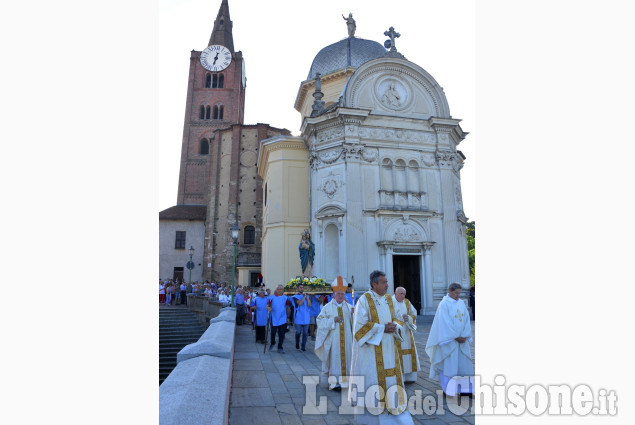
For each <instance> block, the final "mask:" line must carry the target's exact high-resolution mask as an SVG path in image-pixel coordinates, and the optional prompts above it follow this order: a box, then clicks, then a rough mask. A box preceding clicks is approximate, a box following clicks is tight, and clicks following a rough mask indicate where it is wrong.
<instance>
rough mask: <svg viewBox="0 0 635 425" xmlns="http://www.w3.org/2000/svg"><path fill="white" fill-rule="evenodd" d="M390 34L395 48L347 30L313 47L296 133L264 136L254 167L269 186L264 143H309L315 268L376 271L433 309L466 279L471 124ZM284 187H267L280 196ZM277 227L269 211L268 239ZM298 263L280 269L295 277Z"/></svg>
mask: <svg viewBox="0 0 635 425" xmlns="http://www.w3.org/2000/svg"><path fill="white" fill-rule="evenodd" d="M349 34H350V30H349ZM387 35H389V36H391V38H392V40H391V49H390V51H386V49H384V47H383V46H381V45H380V44H379V43H377V42H374V41H370V40H363V39H359V38H356V37H355V36H354V31H353V35H349V37H348V38H346V39H344V40H341V41H339V42H337V43H334V44H332V45H329V46H327V47H325V48H324V49H322V51H320V52H318V54H317V56H316V57H315V59H314V61H313V64H312V66H311V68H310V72H309V75H308V78H307V80H305V81H303V82H302V83H301V84H300V89H299V91H298V96H297V98H296V103H295V107H296V109H297V110H298V111H299V112H300V113H301V114H302V117H303V123H302V129H301V130H302V134H301V136H300V137H299V138H297V137H280V138H277V139H272V140H265V141H263V142H262V147H263V148H262V149H261V164H260V166H261V170H262V171H261V175H262V177H263V179H264V181H265V185H266V186H267V187H273V189H270V190H269V191H270V192H271V190H274V191H275V190H276V186H273V185H272V186H270V185H269V184H268V182H269V180H270V178H271V177H270V171H269V170H270V169H271V166H268V165H266V164H265V162H266V161H267V159H268V157H267V156H266V155H265V151H266V150H267V149H268V150H273V149H274V147H275V145H279V146H281V148H280V149H287V150H288V151H290V150H292V149H295V150H298V149H302V148H304V149H305V155H306V158H307V163H306V166H305V169H306V178H307V183H306V187H307V188H308V191H307V195H308V199H307V211H308V215H307V216H306V224H307V227H308V228H309V229H310V232H311V239H312V241H313V242H314V244H315V247H316V248H315V263H314V265H313V274H315V275H316V276H318V277H322V278H325V279H327V280H329V281H332V280H334V279H335V278H336V277H337V276H338V275H341V276H344V277H345V278H346V279H347V280H348V282H354V288H355V290H356V291H366V290H368V288H369V284H368V275H369V273H370V272H371V271H372V270H375V269H380V270H383V271H384V272H385V273H386V274H387V277H388V280H389V282H390V283H389V286H390V287H389V292H391V291H394V288H395V287H397V286H404V287H405V288H406V290H407V291H408V298H409V299H410V300H411V301H412V303H413V305H414V306H415V308H416V309H417V311H418V312H419V314H434V311H435V309H436V306H437V305H438V303H439V301H440V300H441V298H442V297H443V296H444V295H445V293H446V291H447V286H448V284H449V283H451V282H457V283H460V284H461V285H462V286H463V287H465V288H469V282H470V276H469V265H468V253H467V241H466V238H465V225H466V222H467V218H466V217H465V214H464V212H463V205H462V195H461V178H460V170H461V168H462V166H463V161H464V160H465V157H464V156H463V155H462V153H461V152H460V151H459V150H458V149H457V147H458V145H459V144H460V143H461V141H462V140H463V139H464V138H465V136H466V133H465V132H464V131H463V130H462V129H461V126H460V124H459V122H460V120H458V119H455V118H452V116H451V115H450V109H449V105H448V103H447V99H446V97H445V94H444V93H443V89H442V88H441V86H439V84H438V83H437V82H436V80H435V79H434V78H433V77H432V76H431V75H430V74H428V73H427V72H426V71H425V70H424V69H422V68H421V67H419V66H418V65H416V64H414V63H412V62H410V61H408V60H407V59H406V58H405V57H404V56H403V55H402V54H401V53H399V52H398V51H397V50H396V47H395V41H394V38H395V33H394V30H393V29H392V28H391V30H390V31H387ZM397 36H398V35H397ZM298 139H299V140H301V143H298ZM285 145H286V148H285V147H284V146H285ZM287 156H288V155H287ZM296 162H297V161H296ZM278 167H282V168H284V166H282V165H278ZM289 168H291V167H289ZM295 184H296V185H297V183H295ZM287 193H288V192H287V191H284V190H280V191H279V193H278V194H277V195H276V194H275V193H268V196H271V197H272V198H275V199H278V198H279V199H280V202H281V203H282V204H283V205H285V204H290V203H291V202H290V200H285V199H284V197H285V195H286V194H287ZM294 196H295V195H294ZM296 198H297V197H296ZM265 210H267V208H266V207H265ZM296 221H299V220H296ZM275 225H276V224H275V223H274V222H270V221H269V220H268V218H267V217H265V219H264V228H265V238H264V239H263V245H269V243H268V241H267V238H268V237H269V235H270V234H271V232H270V230H269V228H271V230H274V232H273V233H275V228H274V226H275ZM299 233H301V232H299V229H298V226H295V227H294V228H290V229H289V230H288V231H287V235H286V237H285V235H277V236H276V239H277V240H280V241H282V240H288V239H289V236H297V238H296V239H295V241H297V242H299V241H300V238H299V236H298V235H299ZM296 246H297V245H294V247H296ZM295 255H296V256H297V248H296V252H295ZM299 268H300V266H299V265H292V269H291V270H289V269H287V270H286V271H285V272H286V274H287V275H288V276H291V277H292V276H295V275H297V274H300V273H299ZM280 269H284V264H283V263H281V262H280V261H275V260H273V259H272V260H271V261H269V259H267V258H265V261H263V274H264V276H265V279H267V276H268V275H270V274H275V275H280V272H278V271H277V270H280ZM274 270H275V271H274Z"/></svg>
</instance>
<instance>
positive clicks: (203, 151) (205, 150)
mask: <svg viewBox="0 0 635 425" xmlns="http://www.w3.org/2000/svg"><path fill="white" fill-rule="evenodd" d="M198 154H199V155H209V142H208V141H207V139H201V141H200V142H199V143H198Z"/></svg>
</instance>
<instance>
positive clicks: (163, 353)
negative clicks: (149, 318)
mask: <svg viewBox="0 0 635 425" xmlns="http://www.w3.org/2000/svg"><path fill="white" fill-rule="evenodd" d="M203 332H205V328H204V327H203V326H201V324H200V323H199V321H198V320H197V319H196V315H195V314H194V313H192V312H191V311H189V310H188V309H187V307H186V306H163V305H161V306H159V385H161V384H162V383H163V381H164V380H165V378H167V377H168V375H169V374H170V372H172V370H173V369H174V368H175V367H176V354H177V353H178V352H179V351H181V349H182V348H183V347H185V346H186V345H187V344H191V343H193V342H196V341H198V339H199V338H200V337H201V335H203Z"/></svg>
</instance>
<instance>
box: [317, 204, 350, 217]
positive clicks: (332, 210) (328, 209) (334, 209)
mask: <svg viewBox="0 0 635 425" xmlns="http://www.w3.org/2000/svg"><path fill="white" fill-rule="evenodd" d="M345 214H346V210H345V209H343V208H341V207H339V206H338V205H333V204H330V205H326V206H324V207H322V208H320V209H319V210H318V211H317V212H316V213H315V218H318V219H322V218H326V217H342V216H344V215H345Z"/></svg>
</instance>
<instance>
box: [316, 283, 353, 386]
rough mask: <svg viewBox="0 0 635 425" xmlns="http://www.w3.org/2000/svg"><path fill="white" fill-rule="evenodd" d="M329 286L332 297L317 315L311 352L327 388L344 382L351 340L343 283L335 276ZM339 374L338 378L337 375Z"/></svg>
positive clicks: (349, 315) (350, 353) (350, 351)
mask: <svg viewBox="0 0 635 425" xmlns="http://www.w3.org/2000/svg"><path fill="white" fill-rule="evenodd" d="M333 283H334V285H331V288H332V289H333V299H332V300H331V301H329V303H328V304H326V305H325V306H324V308H322V311H321V312H320V314H319V315H318V316H317V319H316V321H317V329H318V330H317V338H316V341H315V354H316V355H317V356H318V358H319V359H320V360H322V373H325V374H326V375H328V376H329V377H334V378H335V379H333V378H331V379H329V390H334V391H340V390H341V389H342V388H341V385H340V382H341V383H346V384H348V378H347V375H348V370H349V366H350V364H351V355H352V342H353V311H352V307H351V305H350V304H349V303H347V302H346V298H345V296H344V294H345V293H346V288H347V286H346V284H345V282H344V279H343V278H342V276H338V277H337V279H336V280H335V282H333ZM340 377H341V378H340Z"/></svg>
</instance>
